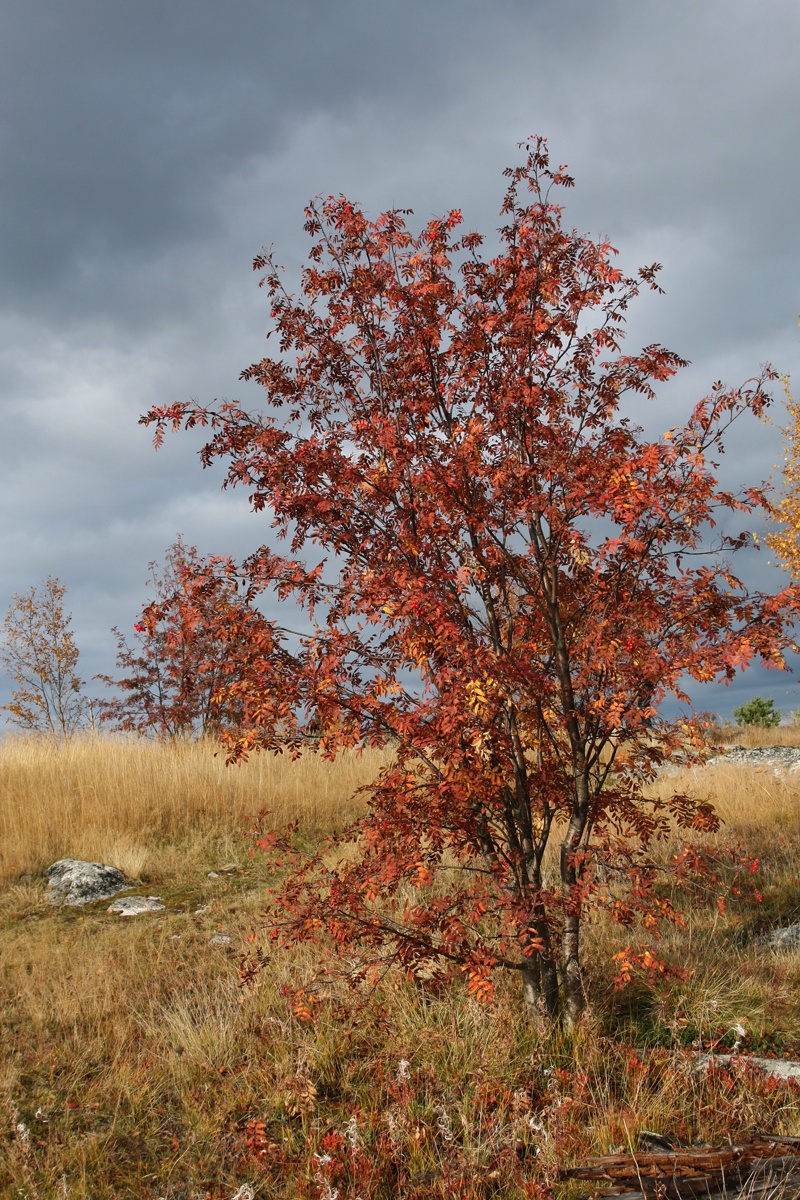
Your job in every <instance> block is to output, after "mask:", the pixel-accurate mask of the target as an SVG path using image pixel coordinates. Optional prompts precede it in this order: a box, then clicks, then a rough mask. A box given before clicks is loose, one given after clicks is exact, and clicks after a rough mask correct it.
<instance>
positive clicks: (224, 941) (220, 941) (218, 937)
mask: <svg viewBox="0 0 800 1200" xmlns="http://www.w3.org/2000/svg"><path fill="white" fill-rule="evenodd" d="M230 941H231V939H230V938H229V937H228V935H227V933H215V934H214V936H213V937H212V938H209V943H210V945H212V946H227V945H229V944H230Z"/></svg>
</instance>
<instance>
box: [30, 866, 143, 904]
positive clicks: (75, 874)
mask: <svg viewBox="0 0 800 1200" xmlns="http://www.w3.org/2000/svg"><path fill="white" fill-rule="evenodd" d="M130 886H131V885H130V883H129V882H128V880H127V879H126V878H125V876H124V875H123V874H122V871H119V870H117V868H116V867H109V866H106V865H105V864H104V863H93V862H80V861H79V860H78V859H75V858H62V859H60V860H59V861H58V862H55V863H53V865H52V866H51V867H48V868H47V899H48V900H49V901H50V903H51V904H66V905H70V906H73V907H77V906H79V905H81V904H91V903H92V901H93V900H107V899H108V898H109V896H116V894H117V892H121V891H124V889H125V888H127V887H130Z"/></svg>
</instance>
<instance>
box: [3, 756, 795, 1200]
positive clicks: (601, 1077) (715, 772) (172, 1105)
mask: <svg viewBox="0 0 800 1200" xmlns="http://www.w3.org/2000/svg"><path fill="white" fill-rule="evenodd" d="M380 762H381V755H379V754H378V753H377V752H373V753H371V754H367V755H365V756H364V757H363V758H360V759H359V758H357V757H355V756H352V757H349V758H347V759H344V760H341V761H340V762H338V763H337V764H336V765H335V766H332V765H331V764H327V763H325V762H323V761H321V760H319V759H317V758H316V756H314V755H308V756H306V757H304V758H303V759H301V760H300V761H299V762H297V763H291V762H290V761H289V760H288V759H283V760H281V759H278V760H275V759H268V758H256V759H254V760H253V761H252V762H251V763H249V764H247V765H246V766H245V767H243V768H237V769H233V770H230V769H228V768H225V767H224V765H223V763H222V760H221V759H220V758H215V757H214V754H213V747H211V746H204V745H199V746H193V745H187V746H178V747H172V748H168V747H162V746H157V745H153V744H150V743H136V742H124V741H119V742H117V741H112V740H104V741H102V742H89V741H87V742H77V743H74V744H71V745H67V746H63V747H53V746H48V745H46V744H43V743H31V742H24V741H8V742H5V743H3V744H0V853H2V871H3V878H4V883H5V888H4V890H3V892H2V894H0V1196H2V1197H12V1196H14V1197H18V1196H27V1197H28V1198H29V1200H38V1198H41V1200H51V1197H62V1196H63V1197H65V1198H68V1200H79V1198H80V1200H118V1198H120V1197H131V1198H138V1197H141V1198H142V1200H157V1198H159V1197H160V1198H164V1200H231V1198H232V1197H233V1196H234V1195H235V1194H236V1193H237V1191H238V1190H239V1189H241V1188H242V1187H243V1185H244V1184H245V1183H249V1184H251V1185H252V1187H253V1193H254V1196H255V1197H256V1198H257V1200H265V1198H266V1197H270V1198H271V1197H287V1198H289V1197H306V1198H307V1200H322V1198H323V1197H326V1196H327V1197H330V1196H332V1194H333V1193H334V1192H335V1191H337V1190H338V1192H339V1197H340V1200H354V1198H355V1197H356V1196H361V1197H363V1198H364V1200H378V1198H381V1197H385V1198H386V1200H390V1198H391V1200H398V1198H400V1197H405V1198H406V1200H422V1198H424V1197H429V1196H430V1197H433V1196H436V1197H445V1196H453V1197H456V1196H458V1197H462V1198H467V1200H469V1198H474V1200H478V1197H481V1198H483V1197H490V1196H495V1197H509V1198H510V1200H516V1198H517V1197H519V1198H521V1197H523V1196H526V1195H527V1196H532V1195H535V1194H537V1193H535V1191H534V1190H533V1188H534V1183H535V1184H536V1186H538V1187H539V1188H540V1191H539V1193H538V1195H539V1196H540V1197H541V1198H542V1200H544V1197H546V1196H547V1195H549V1192H548V1191H547V1189H548V1188H549V1187H550V1183H551V1181H552V1177H553V1173H554V1171H555V1168H556V1167H557V1166H558V1165H559V1163H564V1162H568V1161H575V1160H577V1159H580V1158H582V1157H584V1156H585V1155H586V1154H589V1153H604V1152H607V1151H610V1150H612V1149H613V1148H616V1147H618V1148H621V1149H627V1148H628V1145H629V1142H630V1139H631V1138H635V1136H636V1133H637V1131H638V1130H640V1129H643V1128H644V1129H656V1130H658V1131H660V1132H662V1133H664V1134H666V1135H668V1136H673V1137H675V1138H678V1139H680V1140H682V1141H685V1142H691V1141H694V1140H708V1141H716V1140H725V1138H726V1137H727V1135H728V1134H730V1135H731V1136H733V1137H734V1138H735V1137H738V1136H747V1135H749V1134H750V1133H752V1132H754V1131H755V1130H758V1129H762V1130H763V1129H770V1130H772V1131H774V1132H778V1133H786V1134H794V1135H798V1134H800V1115H798V1113H799V1108H798V1091H797V1089H795V1090H794V1091H793V1090H792V1089H791V1088H790V1087H789V1088H787V1086H785V1085H780V1086H774V1085H772V1084H770V1083H768V1082H766V1081H764V1080H762V1079H759V1078H758V1077H757V1076H755V1075H754V1074H753V1073H752V1072H751V1071H749V1070H748V1068H747V1067H746V1066H744V1065H742V1066H735V1067H733V1068H731V1070H729V1071H722V1070H716V1071H712V1072H707V1073H705V1074H702V1073H698V1072H697V1071H696V1070H695V1067H694V1055H693V1052H692V1046H693V1044H694V1045H701V1046H703V1047H704V1048H707V1047H708V1046H709V1045H718V1046H720V1047H722V1048H724V1047H726V1046H730V1045H731V1043H732V1040H733V1038H734V1037H735V1036H738V1035H735V1034H733V1033H732V1030H733V1029H734V1027H735V1026H737V1025H741V1026H742V1027H744V1029H745V1036H744V1042H743V1045H744V1048H746V1049H752V1050H755V1051H759V1052H761V1053H790V1052H791V1053H793V1052H795V1051H794V1050H793V1047H796V1050H797V1053H800V1046H798V1045H797V1042H796V1041H793V1039H797V1038H799V1037H800V1034H798V1031H800V954H798V952H796V951H795V952H791V953H789V952H785V951H782V952H779V953H776V952H774V951H772V950H770V949H769V947H768V946H766V945H765V944H764V943H763V942H762V941H761V940H759V934H760V932H761V931H763V930H764V929H767V928H769V927H770V926H771V925H774V924H780V923H784V922H787V921H788V920H790V919H794V920H800V879H799V876H800V853H799V852H798V847H797V844H796V829H797V822H798V816H800V780H798V781H797V784H796V783H795V777H793V776H791V775H788V776H776V775H775V774H774V773H771V772H769V771H764V770H761V771H759V770H754V769H750V768H742V767H728V766H719V767H712V768H709V769H707V770H705V771H696V772H691V773H688V775H687V777H686V778H684V779H681V778H672V779H670V780H669V781H667V783H668V785H669V786H673V785H675V784H678V785H679V786H680V787H686V788H687V789H689V788H691V789H694V790H700V791H703V790H704V789H705V792H707V793H708V794H709V795H712V796H713V797H714V798H715V799H716V800H717V802H718V806H719V808H720V810H721V812H722V814H723V816H724V817H725V819H726V821H727V823H728V825H727V829H726V833H725V835H724V837H727V838H730V837H737V838H739V839H740V840H741V841H742V842H744V843H746V845H747V847H748V849H749V851H750V852H751V853H752V854H755V855H757V856H758V857H760V858H761V860H762V867H761V869H760V872H759V876H758V879H759V886H760V888H761V891H762V893H763V903H762V904H760V905H759V904H756V903H755V902H751V901H749V900H747V899H744V898H743V899H742V901H741V903H740V904H739V905H738V906H737V905H735V904H734V905H731V906H730V907H729V909H728V911H727V912H726V913H725V914H722V913H720V912H719V910H718V908H717V907H716V904H714V903H713V898H712V902H710V903H709V904H707V905H705V906H704V905H702V904H701V905H699V906H697V907H695V908H694V909H693V910H692V911H691V912H688V911H687V927H686V929H685V930H683V931H676V932H675V933H674V934H671V935H669V936H668V938H667V939H666V941H665V944H664V952H665V957H667V958H668V959H671V961H673V962H674V963H675V964H676V965H678V966H681V965H682V966H684V967H685V968H686V971H685V973H684V975H683V977H682V978H680V979H677V980H675V981H673V982H671V983H668V982H665V981H664V980H661V981H652V980H639V981H636V982H635V983H634V984H633V985H632V986H630V987H629V988H627V989H625V990H624V991H622V992H614V991H613V988H612V972H611V970H610V967H609V957H610V955H611V954H612V953H613V952H614V950H615V949H616V948H617V947H618V946H619V945H620V939H621V938H625V939H629V938H630V937H631V932H630V931H624V930H623V931H620V930H618V929H617V928H616V927H614V926H608V927H601V926H600V924H599V923H598V924H597V925H596V926H595V927H594V928H593V930H592V935H591V937H590V938H588V939H587V967H588V974H589V977H590V981H591V984H592V989H593V997H594V998H595V999H594V1004H595V1007H594V1010H593V1012H592V1013H591V1014H590V1015H589V1018H588V1020H587V1022H586V1025H585V1027H584V1028H583V1029H581V1030H579V1031H578V1032H577V1034H575V1035H572V1036H568V1035H566V1034H565V1033H563V1032H560V1031H558V1030H557V1029H556V1030H553V1029H546V1028H535V1027H533V1026H531V1025H530V1024H529V1023H527V1022H525V1021H524V1020H523V1019H522V1016H521V1012H520V1006H519V1003H518V996H517V990H516V987H515V986H514V983H515V981H513V980H507V981H504V982H502V981H501V986H500V991H499V997H498V1001H497V1003H496V1004H494V1005H491V1006H479V1005H477V1004H476V1003H475V1001H474V1000H472V999H470V998H469V997H467V996H466V995H465V993H464V992H463V990H462V989H461V988H460V987H454V988H453V989H451V990H450V991H447V992H445V993H443V994H432V993H430V992H429V991H427V990H426V988H425V987H424V986H420V985H416V984H413V983H409V982H407V981H404V980H399V979H395V978H392V977H387V979H386V980H385V981H384V983H383V984H382V985H381V987H380V988H379V989H378V992H377V994H376V996H375V998H374V1000H373V1002H372V1003H371V1004H370V1005H369V1006H368V1007H366V1008H363V1009H360V1010H354V1009H353V1008H352V1005H351V1002H350V1000H349V999H348V997H347V996H342V995H340V993H339V992H338V991H337V990H336V988H335V987H332V989H331V992H330V994H329V995H328V996H327V997H326V996H323V997H321V999H320V1001H319V1003H318V1005H317V1006H316V1016H315V1019H314V1020H313V1021H311V1022H309V1021H305V1020H301V1019H300V1018H299V1016H298V1014H297V1013H296V1012H295V1011H294V1010H293V1003H294V1001H293V997H294V995H295V993H296V991H297V989H298V988H301V987H303V986H305V985H306V984H307V983H309V981H310V980H311V979H312V977H313V974H314V971H315V968H316V967H317V966H318V960H317V959H316V958H315V957H314V955H313V954H312V952H311V951H310V950H309V949H308V948H306V947H302V946H300V947H297V948H295V949H294V950H292V951H291V952H281V953H279V954H278V953H275V952H273V951H271V950H270V949H269V945H268V943H266V942H265V941H264V940H263V936H262V934H261V932H260V931H259V922H260V915H261V912H262V910H263V906H264V894H265V889H267V888H268V887H269V886H270V883H271V880H270V877H269V875H268V870H267V867H266V866H265V864H264V861H263V860H262V859H261V858H260V857H255V858H252V857H250V855H249V842H248V841H247V839H246V838H244V837H243V831H244V830H245V829H246V825H247V822H246V820H245V817H246V815H248V814H252V813H254V812H256V811H257V810H259V809H261V808H264V807H267V808H269V809H271V811H272V812H273V814H274V819H275V822H276V824H279V823H285V822H287V821H288V820H290V819H298V820H299V822H300V826H301V830H302V836H304V837H305V838H308V839H313V838H314V837H315V836H316V835H317V834H319V833H320V832H321V831H322V830H323V829H325V828H328V827H330V826H331V825H333V824H336V823H339V822H341V821H342V820H343V819H345V817H346V816H348V815H350V814H352V812H353V811H354V804H353V801H352V794H353V791H354V790H355V788H356V787H357V786H358V785H359V784H361V783H363V782H365V781H366V780H367V779H369V778H370V777H371V775H373V774H374V773H375V772H376V770H377V769H378V766H379V765H380ZM722 836H723V835H720V839H718V840H722ZM143 852H146V855H147V857H145V858H143V857H141V854H142V853H143ZM65 855H71V856H75V857H86V858H91V859H102V860H105V861H116V862H117V863H118V865H121V866H123V867H124V868H125V867H126V866H127V869H129V870H131V869H133V868H135V872H134V873H136V874H138V875H140V876H145V877H146V879H147V891H148V892H157V893H158V894H159V895H162V896H163V897H164V899H165V902H166V906H167V907H166V909H165V910H164V911H163V912H161V913H156V914H152V915H149V916H145V917H140V918H131V919H122V918H118V917H115V916H113V915H111V914H109V913H108V912H107V911H106V906H105V905H104V904H103V903H99V904H96V905H92V906H89V907H88V908H86V909H83V910H53V909H51V908H50V907H49V905H48V904H47V903H46V902H45V900H44V898H43V881H42V879H41V876H40V872H41V870H42V868H43V867H44V866H46V865H47V863H48V862H49V861H52V860H53V859H54V858H58V857H63V856H65ZM126 855H127V858H126V857H125V856H126ZM120 856H121V857H120ZM123 860H124V861H123ZM210 867H213V868H214V869H215V870H217V871H218V877H217V878H209V875H208V871H209V868H210ZM26 876H32V878H25V877H26ZM217 934H225V935H226V936H228V937H229V938H230V939H231V940H230V942H227V943H222V944H215V943H214V942H213V941H212V938H213V937H214V936H215V935H217ZM251 938H252V939H254V940H250V939H251ZM257 948H262V949H264V950H265V951H266V952H267V953H268V955H269V956H270V957H269V963H268V966H267V968H266V969H265V970H264V971H263V972H262V974H261V976H260V977H259V982H258V984H257V986H256V987H254V988H253V989H251V990H248V991H246V992H244V993H243V992H242V991H241V990H240V988H239V986H238V965H239V962H240V958H241V955H242V954H243V953H244V952H245V951H252V950H254V949H257ZM342 1001H343V1003H340V1002H342ZM4 1121H5V1124H4V1123H3V1122H4ZM326 1157H327V1158H328V1161H325V1160H326ZM555 1190H556V1192H557V1193H559V1188H558V1186H556V1188H555ZM244 1194H246V1193H242V1195H244ZM559 1194H564V1195H569V1194H570V1193H569V1188H567V1189H564V1190H563V1191H562V1193H559Z"/></svg>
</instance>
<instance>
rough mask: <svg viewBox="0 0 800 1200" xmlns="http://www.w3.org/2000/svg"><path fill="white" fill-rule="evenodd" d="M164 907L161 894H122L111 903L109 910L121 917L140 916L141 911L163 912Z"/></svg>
mask: <svg viewBox="0 0 800 1200" xmlns="http://www.w3.org/2000/svg"><path fill="white" fill-rule="evenodd" d="M163 908H164V904H163V902H162V900H161V897H160V896H120V898H119V900H115V901H114V903H113V904H109V906H108V911H109V912H110V913H118V914H119V916H121V917H138V916H139V915H140V913H147V912H161V911H162V910H163Z"/></svg>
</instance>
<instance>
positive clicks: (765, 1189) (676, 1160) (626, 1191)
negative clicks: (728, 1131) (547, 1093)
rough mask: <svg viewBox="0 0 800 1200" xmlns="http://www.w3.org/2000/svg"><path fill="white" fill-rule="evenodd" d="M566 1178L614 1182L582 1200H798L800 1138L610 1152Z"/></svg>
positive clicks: (564, 1172)
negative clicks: (740, 1199)
mask: <svg viewBox="0 0 800 1200" xmlns="http://www.w3.org/2000/svg"><path fill="white" fill-rule="evenodd" d="M559 1178H561V1179H592V1180H598V1181H600V1180H604V1181H607V1182H609V1183H610V1184H611V1185H612V1186H611V1188H604V1189H597V1190H596V1191H594V1192H592V1193H591V1194H587V1195H585V1196H583V1197H580V1198H579V1200H602V1198H604V1197H608V1198H609V1200H611V1198H612V1197H613V1200H656V1198H657V1200H689V1197H705V1198H706V1200H717V1198H722V1197H724V1198H725V1200H734V1197H736V1196H737V1195H738V1196H744V1195H746V1197H747V1200H759V1198H762V1197H763V1198H764V1200H767V1198H769V1200H773V1198H774V1200H779V1198H781V1197H783V1198H785V1200H797V1197H798V1196H800V1138H790V1137H772V1136H768V1135H765V1134H760V1135H758V1136H757V1137H755V1138H754V1139H753V1140H752V1141H750V1142H747V1143H745V1144H743V1145H738V1146H734V1145H731V1146H720V1147H706V1146H702V1147H687V1148H684V1149H676V1150H674V1151H661V1150H659V1151H656V1152H647V1151H640V1152H636V1153H631V1154H606V1155H603V1157H601V1158H594V1159H590V1160H589V1162H587V1163H586V1164H584V1165H583V1166H579V1167H569V1168H566V1169H565V1170H562V1171H560V1172H559Z"/></svg>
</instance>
